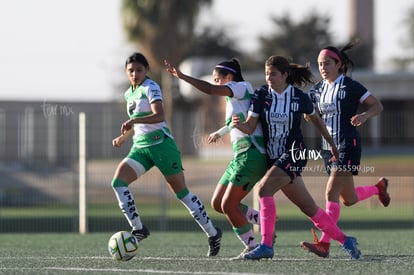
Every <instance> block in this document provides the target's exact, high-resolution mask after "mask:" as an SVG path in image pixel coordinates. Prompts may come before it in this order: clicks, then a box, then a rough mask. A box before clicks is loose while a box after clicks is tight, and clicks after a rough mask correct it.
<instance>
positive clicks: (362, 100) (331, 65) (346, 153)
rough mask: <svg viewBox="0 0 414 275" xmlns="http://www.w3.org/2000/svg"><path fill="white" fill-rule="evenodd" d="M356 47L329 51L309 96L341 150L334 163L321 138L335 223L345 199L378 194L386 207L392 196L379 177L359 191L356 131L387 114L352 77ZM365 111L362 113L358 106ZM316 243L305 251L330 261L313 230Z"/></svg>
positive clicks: (325, 244) (324, 54)
mask: <svg viewBox="0 0 414 275" xmlns="http://www.w3.org/2000/svg"><path fill="white" fill-rule="evenodd" d="M354 46H355V43H354V42H350V43H348V45H346V46H345V47H344V48H343V49H342V50H338V49H337V48H335V47H332V46H328V47H325V48H324V49H322V50H321V51H320V53H319V56H318V67H319V72H320V75H321V77H322V80H321V81H320V82H318V83H317V84H316V85H315V86H314V87H313V88H312V89H311V91H310V94H311V98H312V101H313V103H314V105H315V108H316V111H317V112H318V113H319V114H320V115H321V116H322V119H323V121H324V123H325V124H326V127H327V129H328V131H329V134H330V136H331V137H332V139H333V140H334V142H335V145H336V146H337V148H338V149H339V152H340V154H339V159H337V161H334V162H329V159H330V158H331V156H332V155H331V153H330V151H329V148H330V145H329V144H327V142H326V140H325V139H322V150H323V158H324V161H325V166H326V171H327V173H328V175H329V179H328V182H327V185H326V192H325V194H326V195H325V196H326V209H325V211H326V213H328V215H329V216H330V217H331V219H332V220H333V221H334V222H335V223H336V222H337V221H338V219H339V216H340V208H341V206H340V199H341V201H342V202H343V203H344V205H346V206H351V205H354V204H355V203H357V202H360V201H363V200H366V199H367V198H370V197H372V196H375V195H378V198H379V200H380V202H381V203H382V204H383V205H384V206H385V207H387V206H388V205H389V204H390V200H391V198H390V196H389V194H388V192H387V188H388V180H387V179H386V178H380V179H379V180H378V182H377V183H376V184H374V185H368V186H358V187H355V186H354V178H353V176H356V175H358V170H359V165H360V159H361V138H360V135H359V132H358V130H357V129H356V127H358V126H361V125H363V124H364V123H365V122H366V121H367V120H368V119H369V118H371V117H373V116H376V115H378V114H379V113H381V112H382V109H383V107H382V104H381V102H380V101H379V100H378V99H377V98H375V97H374V96H373V95H372V94H371V93H370V92H369V91H368V90H367V88H365V87H364V86H363V85H361V84H360V83H359V82H357V81H355V80H353V79H352V78H350V77H348V76H347V72H348V69H349V68H350V67H352V66H353V62H352V61H351V60H350V59H349V57H348V55H347V54H346V53H345V52H346V51H347V50H349V49H351V48H352V47H354ZM360 104H363V105H365V107H366V110H365V111H364V112H362V113H357V111H358V106H359V105H360ZM312 234H313V237H314V242H313V243H309V242H301V246H302V247H303V248H304V249H305V250H308V251H310V252H313V253H315V254H316V255H318V256H320V257H328V256H329V246H330V239H331V238H330V237H329V236H328V235H327V234H325V233H322V236H321V238H320V239H318V237H317V236H316V234H315V232H314V230H313V229H312Z"/></svg>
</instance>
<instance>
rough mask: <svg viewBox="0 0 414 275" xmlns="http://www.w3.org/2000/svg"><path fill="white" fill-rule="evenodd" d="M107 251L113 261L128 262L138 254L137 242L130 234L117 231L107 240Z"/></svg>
mask: <svg viewBox="0 0 414 275" xmlns="http://www.w3.org/2000/svg"><path fill="white" fill-rule="evenodd" d="M108 251H109V254H110V255H111V257H112V259H114V260H118V261H129V260H131V259H132V258H133V257H134V256H135V255H137V253H138V241H137V239H136V238H135V237H134V235H132V234H131V233H130V232H128V231H119V232H116V233H115V234H113V235H112V236H111V238H109V242H108Z"/></svg>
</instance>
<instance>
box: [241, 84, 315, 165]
mask: <svg viewBox="0 0 414 275" xmlns="http://www.w3.org/2000/svg"><path fill="white" fill-rule="evenodd" d="M303 113H305V114H313V113H314V107H313V104H312V102H311V100H310V98H309V96H308V95H307V94H305V93H304V92H303V91H301V90H300V89H298V88H295V87H293V86H292V85H289V86H288V87H287V88H286V90H284V91H283V93H281V94H279V93H277V92H275V91H273V90H272V89H271V88H270V87H269V86H268V85H264V86H262V87H260V88H258V89H256V91H255V93H254V95H253V96H252V104H251V105H250V110H249V115H250V116H252V117H259V121H260V123H261V125H262V129H263V137H264V141H265V144H266V151H267V155H268V158H269V159H278V158H279V157H280V156H281V155H282V154H283V153H285V152H287V151H288V150H289V149H290V148H291V146H292V145H294V143H295V142H297V143H299V142H302V140H303V136H302V131H301V128H300V123H301V121H302V114H303Z"/></svg>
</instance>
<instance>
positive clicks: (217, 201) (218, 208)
mask: <svg viewBox="0 0 414 275" xmlns="http://www.w3.org/2000/svg"><path fill="white" fill-rule="evenodd" d="M210 204H211V208H213V209H214V210H215V211H217V212H219V213H223V210H222V209H221V200H220V199H218V198H217V197H213V198H212V199H211V202H210Z"/></svg>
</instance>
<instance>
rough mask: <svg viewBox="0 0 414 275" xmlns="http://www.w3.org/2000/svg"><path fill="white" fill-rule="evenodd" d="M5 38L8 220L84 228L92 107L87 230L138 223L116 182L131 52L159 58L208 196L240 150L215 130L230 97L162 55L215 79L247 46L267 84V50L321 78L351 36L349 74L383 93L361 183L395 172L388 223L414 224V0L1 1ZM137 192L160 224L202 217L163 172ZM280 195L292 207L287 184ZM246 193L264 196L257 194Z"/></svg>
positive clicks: (316, 168)
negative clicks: (202, 87) (127, 213)
mask: <svg viewBox="0 0 414 275" xmlns="http://www.w3.org/2000/svg"><path fill="white" fill-rule="evenodd" d="M0 37H1V43H0V45H1V46H0V49H1V51H0V75H1V77H0V232H22V231H23V232H34V231H39V232H44V231H70V232H71V231H73V232H77V231H79V208H80V206H79V205H80V204H79V200H80V199H79V179H80V177H81V176H80V175H79V171H80V170H81V169H80V167H79V154H80V153H79V114H80V113H85V117H86V160H87V161H86V186H87V189H86V192H87V193H86V198H87V204H86V205H87V231H91V232H93V231H106V230H117V229H122V228H124V229H127V228H128V225H127V223H126V221H125V220H124V219H123V215H122V213H121V212H120V210H119V209H118V206H117V202H116V199H115V196H114V194H113V191H112V188H111V186H110V182H111V179H112V176H113V173H114V171H115V168H116V166H117V164H118V162H119V161H120V160H122V159H123V158H124V156H125V155H126V154H127V152H128V151H129V147H130V145H131V143H129V144H125V145H124V146H123V147H121V148H117V149H115V148H113V147H112V146H111V141H112V139H113V138H114V137H116V136H117V135H119V129H120V125H121V123H122V122H123V121H125V120H126V119H127V114H126V108H125V106H124V102H123V93H124V92H125V90H126V89H127V88H128V85H129V83H128V82H127V78H126V76H125V72H124V62H125V59H126V57H127V56H129V55H130V54H131V53H132V52H134V51H139V52H142V53H144V54H145V55H146V57H147V58H148V59H149V62H150V67H151V72H150V77H152V78H153V79H155V80H156V81H157V82H158V83H160V84H161V87H162V90H163V96H164V104H165V109H166V112H167V120H168V123H169V125H170V128H171V129H172V132H173V134H174V136H175V138H176V141H177V144H178V146H179V148H180V149H181V151H182V154H183V158H184V169H185V174H186V179H187V183H188V186H189V187H190V189H191V190H192V191H193V192H194V193H196V194H198V195H199V196H200V197H201V198H202V199H203V201H204V203H205V204H206V206H208V205H209V201H210V198H211V196H212V194H213V190H214V187H215V185H216V183H217V181H218V179H219V178H220V176H221V174H222V172H223V171H224V169H225V167H226V165H227V162H228V161H229V160H230V159H231V157H232V152H231V146H230V144H229V141H228V139H227V138H224V139H223V140H222V141H221V142H219V143H218V144H214V145H209V144H207V142H206V138H207V136H208V134H209V133H211V132H212V131H215V130H216V129H218V128H219V127H221V125H223V123H224V108H225V104H224V98H220V97H215V96H203V95H202V94H201V93H200V92H199V91H197V90H194V89H192V88H191V87H189V86H186V85H183V83H182V82H179V81H177V79H173V78H171V76H170V75H169V74H168V73H166V72H165V69H164V67H163V60H164V59H167V60H169V61H170V62H172V63H175V64H178V65H179V66H180V68H181V69H182V70H183V71H184V72H185V73H188V74H191V75H193V76H195V77H203V78H205V79H206V80H210V74H211V71H212V69H213V67H214V65H215V64H216V63H217V62H220V61H222V60H224V59H230V58H232V57H236V58H237V59H239V61H240V63H241V65H242V69H243V71H244V73H243V74H244V78H245V79H246V80H248V81H250V82H251V83H252V84H253V86H254V87H257V86H259V85H262V84H264V72H263V68H264V61H265V60H266V59H267V57H269V56H270V55H273V54H278V55H283V56H286V57H289V58H290V59H291V60H292V61H293V62H295V63H300V64H306V63H309V64H310V66H311V68H312V70H313V72H314V75H315V77H316V78H318V76H319V73H318V70H317V66H316V58H317V55H318V53H319V51H320V49H321V48H323V47H325V46H327V45H333V46H336V47H338V48H340V47H342V46H344V45H345V44H346V43H347V42H349V41H351V40H353V39H359V40H360V45H359V47H357V48H355V49H353V50H352V51H350V57H351V59H353V61H354V63H355V68H354V70H353V72H352V77H353V78H355V79H356V80H357V81H359V82H361V83H362V84H363V85H365V86H366V87H367V88H368V89H369V90H370V91H371V92H372V93H373V94H374V95H375V96H376V97H377V98H379V99H380V100H381V101H382V103H383V105H384V111H383V113H382V114H381V115H380V116H378V117H375V118H372V119H370V120H369V121H368V123H366V124H365V125H364V126H363V127H361V128H360V129H359V130H360V132H361V135H362V136H363V142H364V145H363V146H364V147H363V160H362V168H363V169H364V170H363V171H361V173H360V176H358V177H357V178H356V184H357V185H366V184H374V183H375V182H376V180H377V179H378V178H379V177H380V176H386V177H388V178H390V180H391V181H390V182H391V185H390V192H391V197H392V203H391V206H390V208H389V209H387V211H388V212H387V213H388V215H390V216H394V220H392V219H391V221H390V222H389V224H392V225H394V226H404V227H406V226H410V227H412V226H414V172H413V167H414V128H413V127H412V121H414V93H413V92H412V87H413V86H414V0H399V1H387V0H364V1H358V0H338V1H329V0H314V1H307V0H291V1H287V2H286V1H274V0H261V1H259V2H258V3H252V1H247V0H227V1H218V0H204V1H202V0H198V1H197V0H169V1H156V0H122V1H98V0H90V1H80V0H72V1H53V0H38V1H29V0H21V1H6V0H0ZM303 128H304V135H305V137H306V140H307V143H308V147H309V148H312V149H315V150H317V149H318V148H319V147H318V146H319V137H318V135H317V134H316V132H315V130H314V129H313V128H312V127H310V125H308V124H306V123H304V125H303ZM308 166H309V167H312V169H310V170H309V171H307V172H306V173H305V181H306V182H307V184H308V187H309V189H310V191H311V193H312V194H313V195H314V196H315V198H316V199H317V201H318V203H319V204H320V205H321V206H323V205H324V187H325V183H326V180H327V177H326V175H325V173H324V171H323V167H322V160H320V159H319V160H313V161H310V163H309V165H308ZM132 190H133V191H134V193H135V201H136V203H137V205H138V208H139V210H140V214H141V216H143V219H144V220H147V221H148V222H147V223H150V224H151V227H152V228H154V229H155V230H156V229H159V230H173V229H179V230H183V229H188V228H192V227H191V226H190V227H188V225H187V222H190V223H192V220H191V219H190V217H189V216H188V214H187V213H185V211H186V210H185V209H183V208H182V206H181V205H178V204H179V203H178V202H176V201H175V199H174V196H173V195H172V194H170V193H169V191H168V190H167V188H166V186H165V183H164V180H163V178H162V177H161V176H160V173H159V172H158V171H157V170H155V169H153V170H151V171H150V172H149V173H148V174H147V175H145V176H144V177H142V178H141V179H140V180H138V181H137V182H136V183H134V184H133V187H132ZM276 199H277V200H279V201H280V203H281V205H283V204H284V203H286V204H287V205H289V203H288V202H286V199H285V198H284V197H283V196H282V195H279V194H278V195H277V197H276ZM247 200H250V202H252V203H253V198H252V196H249V197H248V198H247ZM359 207H360V208H362V209H364V210H366V209H368V210H366V211H367V213H370V215H371V213H372V215H376V214H375V213H382V212H379V211H383V209H382V210H378V211H375V210H376V208H378V207H379V205H378V203H377V202H376V201H375V200H370V201H368V202H366V203H365V202H364V203H362V205H361V206H359ZM357 209H359V208H357ZM372 209H374V211H373V212H370V210H372ZM345 211H347V210H345ZM345 211H344V212H345ZM182 213H184V214H182ZM397 214H398V215H397ZM210 215H213V216H215V214H214V213H212V211H211V210H210ZM400 215H401V216H400ZM286 218H287V219H288V217H286ZM217 219H218V220H220V219H221V220H223V217H220V216H218V217H217ZM396 219H398V221H396ZM302 220H303V221H304V222H305V223H306V219H305V218H304V216H303V217H302ZM223 222H225V221H224V220H223ZM296 222H297V221H296ZM375 222H377V223H379V224H381V226H382V225H383V224H384V222H383V221H381V220H379V221H372V226H378V224H376V223H375ZM286 224H287V223H286ZM352 224H353V225H354V226H355V223H352V222H350V226H351V225H352ZM296 225H297V223H290V224H289V225H288V227H289V228H292V227H294V226H296ZM194 226H195V225H194ZM228 227H229V226H228ZM307 227H309V224H308V225H307ZM229 228H230V227H229Z"/></svg>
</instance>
